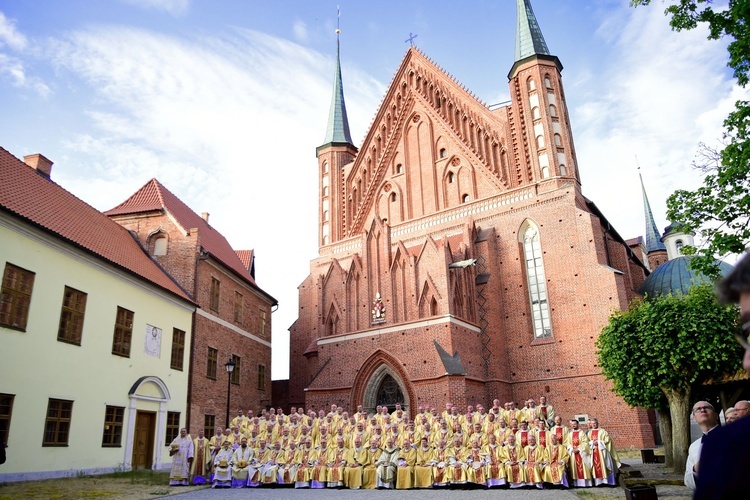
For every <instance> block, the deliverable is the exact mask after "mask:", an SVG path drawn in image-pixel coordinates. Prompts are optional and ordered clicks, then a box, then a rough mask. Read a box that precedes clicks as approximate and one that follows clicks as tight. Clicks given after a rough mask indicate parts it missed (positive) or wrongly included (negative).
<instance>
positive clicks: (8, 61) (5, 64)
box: [0, 53, 50, 97]
mask: <svg viewBox="0 0 750 500" xmlns="http://www.w3.org/2000/svg"><path fill="white" fill-rule="evenodd" d="M2 75H5V76H7V77H8V78H10V81H11V84H12V85H13V86H14V87H18V88H28V89H31V90H33V91H34V92H36V93H37V94H39V95H40V96H41V97H47V96H48V95H49V94H50V88H49V87H48V86H47V84H45V83H44V82H43V81H42V80H41V79H40V78H37V77H35V76H30V75H28V74H27V73H26V69H25V67H24V64H23V62H22V61H21V60H20V59H18V58H16V57H11V56H8V55H7V54H3V53H0V76H2Z"/></svg>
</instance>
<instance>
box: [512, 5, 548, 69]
mask: <svg viewBox="0 0 750 500" xmlns="http://www.w3.org/2000/svg"><path fill="white" fill-rule="evenodd" d="M516 5H517V7H516V8H517V11H518V26H517V28H516V62H518V61H520V60H522V59H526V58H527V57H529V56H533V55H536V54H543V55H547V56H548V55H550V53H549V49H548V48H547V44H546V43H545V41H544V36H542V30H541V29H540V28H539V23H537V22H536V16H534V11H533V10H532V9H531V0H517V1H516Z"/></svg>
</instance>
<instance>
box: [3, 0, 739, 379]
mask: <svg viewBox="0 0 750 500" xmlns="http://www.w3.org/2000/svg"><path fill="white" fill-rule="evenodd" d="M721 3H722V2H719V4H721ZM723 3H725V2H723ZM338 4H340V6H341V7H340V8H341V29H342V35H341V59H342V72H343V79H344V91H345V96H346V103H347V110H348V112H349V120H350V125H351V130H352V136H353V139H354V142H355V143H356V144H359V143H360V141H361V139H362V137H364V135H365V134H366V132H367V128H368V126H369V124H370V121H371V119H372V118H373V117H374V115H375V113H376V111H377V106H378V105H379V103H380V100H381V99H382V97H383V95H384V94H385V91H386V88H387V86H388V84H389V82H390V80H391V78H392V76H393V74H394V73H395V72H396V70H397V69H398V66H399V64H400V63H401V60H402V58H403V56H404V53H405V51H406V50H407V48H408V44H407V43H405V40H406V38H408V36H409V34H410V33H415V34H417V38H416V39H415V44H416V45H417V46H418V47H419V48H420V49H421V50H422V51H423V52H425V53H426V54H427V55H428V56H429V57H430V58H432V59H433V60H434V61H435V62H436V63H437V64H438V65H440V66H441V67H443V68H444V69H445V70H446V71H447V72H449V73H451V74H452V75H453V76H454V77H456V78H457V79H458V80H459V81H460V82H461V83H463V84H464V85H465V86H466V87H467V88H468V89H469V90H470V91H472V92H473V93H474V94H475V95H476V96H477V97H478V98H479V99H480V100H482V101H484V102H486V103H487V104H494V103H498V102H502V101H506V100H507V99H508V98H509V94H508V84H507V74H508V71H509V69H510V67H511V65H512V63H513V54H514V41H515V22H516V18H515V15H516V13H515V2H514V1H513V0H492V1H491V0H461V1H459V0H453V1H445V0H430V1H427V0H424V1H423V0H415V1H409V0H401V1H399V2H396V1H391V0H381V1H377V2H376V1H351V0H349V1H341V2H338V3H337V2H335V1H330V2H329V1H318V0H307V1H302V0H298V1H291V0H286V1H285V0H277V1H266V2H261V1H250V0H248V1H240V0H211V1H208V0H106V1H105V0H101V1H95V0H35V1H22V0H0V110H2V113H1V114H0V117H2V118H0V146H2V147H4V148H5V149H7V150H8V151H10V152H11V153H13V154H14V155H16V156H17V157H22V156H24V155H26V154H30V153H42V154H44V155H45V156H47V157H48V158H49V159H51V160H52V161H54V162H55V166H54V168H53V171H52V178H53V179H54V180H55V181H56V182H58V183H59V184H61V185H62V186H63V187H65V188H66V189H68V190H70V191H72V192H73V193H74V194H76V195H77V196H79V197H80V198H82V199H83V200H85V201H87V202H88V203H90V204H91V205H93V206H95V207H96V208H98V209H101V210H106V209H109V208H112V207H114V206H115V205H117V204H118V203H120V202H121V201H123V200H124V199H125V198H127V197H128V196H129V195H130V194H132V193H133V192H134V191H135V190H137V189H138V188H139V187H140V186H142V185H143V184H145V183H146V182H147V181H148V180H149V179H151V178H152V177H156V178H158V179H159V180H160V181H161V182H162V183H163V184H164V185H165V186H167V188H169V189H170V190H171V191H172V192H174V193H175V194H176V195H177V196H179V197H180V198H181V199H182V200H184V201H185V202H186V203H187V204H188V205H189V206H190V207H191V208H192V209H193V210H195V211H196V212H198V213H200V212H204V211H205V212H210V213H211V223H212V225H213V226H214V227H216V228H217V229H218V230H219V231H221V232H222V233H223V234H224V235H225V236H226V237H227V238H228V240H229V241H230V243H231V244H232V245H233V246H234V247H235V248H238V249H243V248H254V249H255V251H256V255H257V260H256V269H257V275H256V277H257V281H258V283H259V284H260V286H262V287H263V288H264V289H266V290H267V291H268V292H269V293H271V294H272V295H274V296H275V297H276V298H277V299H278V300H279V302H280V307H279V310H278V311H277V312H276V313H274V315H273V338H274V359H273V365H272V377H273V378H274V379H279V378H285V377H286V376H287V374H288V360H287V356H288V332H287V329H288V328H289V326H290V325H291V324H292V322H293V321H294V320H295V319H296V315H297V286H298V285H299V283H300V282H301V281H302V280H303V279H304V278H305V276H306V275H307V274H308V271H309V261H310V260H311V259H313V258H315V257H316V256H317V222H318V221H317V200H316V198H315V196H316V192H317V174H316V172H317V163H316V160H315V147H316V146H319V145H320V144H321V142H322V141H323V137H324V134H325V125H326V120H327V115H328V107H329V104H330V96H331V87H332V77H333V64H334V57H335V40H336V38H335V34H334V30H335V28H336V12H337V5H338ZM532 5H533V7H534V12H535V13H536V16H537V19H538V21H539V24H540V26H541V29H542V32H543V33H544V36H545V39H546V41H547V45H548V46H549V48H550V51H551V52H552V53H553V54H555V55H557V56H558V57H559V58H560V60H561V61H562V63H563V65H564V67H565V69H564V70H563V84H564V85H565V94H566V98H567V102H568V107H569V110H570V114H571V124H572V128H573V134H574V141H575V146H576V153H577V156H578V163H579V166H580V175H581V180H582V184H583V190H584V194H585V195H586V196H587V197H589V198H591V199H592V200H593V201H594V202H595V203H597V205H598V206H599V207H600V208H601V209H602V211H603V212H604V213H605V214H606V215H607V217H608V218H609V219H610V221H611V222H612V223H613V225H614V226H615V227H616V228H617V230H618V231H619V232H620V233H621V234H622V235H623V236H624V237H626V238H629V237H633V236H638V235H642V234H643V232H644V222H643V212H642V205H641V195H640V186H639V184H638V175H637V170H636V156H637V158H638V162H639V163H640V165H641V167H642V168H641V171H642V173H643V177H644V180H645V182H646V188H647V190H648V194H649V198H650V201H651V206H652V209H653V210H654V215H655V217H656V222H657V225H659V226H660V227H664V226H666V225H667V223H668V222H667V221H666V219H665V210H666V207H665V199H666V197H667V196H668V195H669V194H670V193H671V192H673V191H674V190H675V189H679V188H693V187H695V186H697V185H698V184H699V183H700V176H699V175H698V174H697V173H696V172H694V171H693V170H691V168H690V164H691V162H692V160H693V158H694V156H695V151H696V147H697V145H698V143H699V142H700V141H705V142H707V143H709V144H717V143H718V141H719V140H720V138H721V132H722V131H721V122H722V120H723V118H724V117H725V116H726V114H727V113H728V112H729V110H730V109H731V106H732V105H733V103H734V101H736V100H737V99H739V98H747V93H746V92H745V91H743V90H740V89H738V88H737V87H736V86H735V85H734V84H733V80H732V78H731V74H730V72H729V71H728V70H727V68H726V66H725V64H726V50H725V42H723V41H718V42H708V41H706V39H705V32H704V31H700V30H698V31H693V32H684V33H673V32H671V31H670V30H669V27H668V25H667V19H666V18H665V17H664V15H663V10H664V6H665V4H663V3H662V2H659V1H655V2H654V5H652V6H650V7H647V8H643V7H641V8H638V9H633V8H630V7H628V1H627V0H533V1H532Z"/></svg>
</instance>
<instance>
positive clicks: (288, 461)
mask: <svg viewBox="0 0 750 500" xmlns="http://www.w3.org/2000/svg"><path fill="white" fill-rule="evenodd" d="M296 456H297V449H296V448H295V449H291V448H290V449H288V450H283V451H282V452H281V454H280V455H279V456H278V457H277V458H276V463H277V464H278V465H279V472H278V481H279V484H294V478H295V475H296V472H297V464H296V462H295V461H294V459H295V457H296Z"/></svg>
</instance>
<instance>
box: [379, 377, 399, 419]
mask: <svg viewBox="0 0 750 500" xmlns="http://www.w3.org/2000/svg"><path fill="white" fill-rule="evenodd" d="M377 394H378V395H377V396H376V401H377V403H376V404H378V405H379V406H387V407H388V410H393V411H395V410H396V403H403V402H404V394H403V393H402V392H401V387H399V385H398V382H396V380H395V379H394V378H393V377H391V376H390V375H386V376H385V377H383V381H382V382H381V383H380V387H378V393H377Z"/></svg>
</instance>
